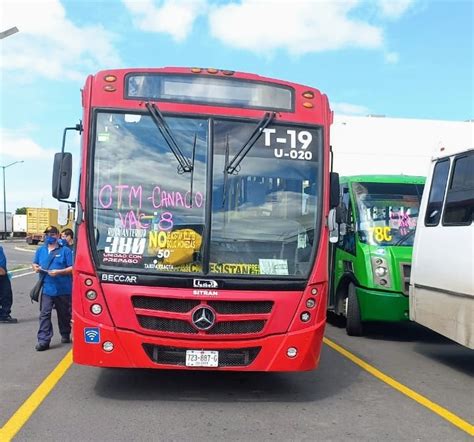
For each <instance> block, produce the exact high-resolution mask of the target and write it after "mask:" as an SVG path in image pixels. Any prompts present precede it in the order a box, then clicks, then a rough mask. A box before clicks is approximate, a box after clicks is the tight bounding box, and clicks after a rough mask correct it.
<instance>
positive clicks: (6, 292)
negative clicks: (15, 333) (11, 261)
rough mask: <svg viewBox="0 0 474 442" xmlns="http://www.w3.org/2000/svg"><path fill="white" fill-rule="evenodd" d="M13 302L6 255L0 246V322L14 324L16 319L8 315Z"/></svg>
mask: <svg viewBox="0 0 474 442" xmlns="http://www.w3.org/2000/svg"><path fill="white" fill-rule="evenodd" d="M12 303H13V293H12V285H11V282H10V278H9V277H8V270H7V257H6V256H5V252H4V251H3V247H2V246H0V322H1V323H4V324H16V323H17V322H18V320H17V319H15V318H12V317H11V316H10V313H11V309H12Z"/></svg>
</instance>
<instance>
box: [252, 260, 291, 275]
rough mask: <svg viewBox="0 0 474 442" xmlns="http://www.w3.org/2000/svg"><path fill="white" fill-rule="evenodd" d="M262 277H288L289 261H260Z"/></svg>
mask: <svg viewBox="0 0 474 442" xmlns="http://www.w3.org/2000/svg"><path fill="white" fill-rule="evenodd" d="M258 264H259V266H260V274H261V275H288V261H287V260H286V259H259V260H258Z"/></svg>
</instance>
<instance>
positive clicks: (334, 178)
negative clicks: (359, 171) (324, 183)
mask: <svg viewBox="0 0 474 442" xmlns="http://www.w3.org/2000/svg"><path fill="white" fill-rule="evenodd" d="M329 179H330V189H329V192H330V193H329V208H330V209H334V208H335V207H337V206H338V205H339V199H340V192H341V191H340V188H339V174H338V173H336V172H331V173H330V174H329Z"/></svg>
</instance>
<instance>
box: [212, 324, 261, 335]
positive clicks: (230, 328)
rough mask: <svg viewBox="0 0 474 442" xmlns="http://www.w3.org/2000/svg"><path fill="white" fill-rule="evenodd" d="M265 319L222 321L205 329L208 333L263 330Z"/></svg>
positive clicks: (227, 333) (255, 331) (243, 332)
mask: <svg viewBox="0 0 474 442" xmlns="http://www.w3.org/2000/svg"><path fill="white" fill-rule="evenodd" d="M264 326H265V321H222V322H218V323H217V324H216V325H215V326H214V327H212V328H211V329H210V330H208V331H207V334H209V335H243V334H246V333H258V332H261V331H262V330H263V327H264Z"/></svg>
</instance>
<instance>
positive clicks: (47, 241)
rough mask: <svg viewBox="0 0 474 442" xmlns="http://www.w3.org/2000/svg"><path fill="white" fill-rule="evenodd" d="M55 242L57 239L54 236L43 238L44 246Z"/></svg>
mask: <svg viewBox="0 0 474 442" xmlns="http://www.w3.org/2000/svg"><path fill="white" fill-rule="evenodd" d="M56 241H57V239H56V238H55V237H54V236H48V235H46V236H45V237H44V242H45V244H54V243H55V242H56Z"/></svg>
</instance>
